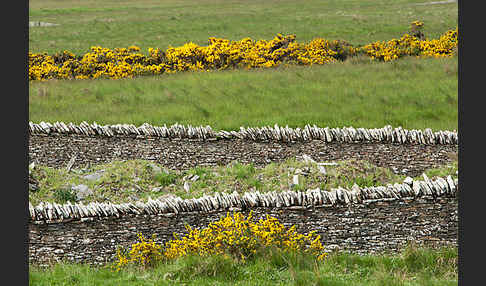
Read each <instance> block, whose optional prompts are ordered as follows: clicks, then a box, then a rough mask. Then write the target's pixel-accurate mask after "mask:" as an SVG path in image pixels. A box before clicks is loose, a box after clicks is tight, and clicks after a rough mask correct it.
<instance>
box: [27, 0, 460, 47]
mask: <svg viewBox="0 0 486 286" xmlns="http://www.w3.org/2000/svg"><path fill="white" fill-rule="evenodd" d="M424 2H427V1H426V0H393V1H386V0H344V1H343V0H327V1H319V0H304V1H294V0H267V1H256V0H231V1H228V0H185V1H180V0H164V1H156V0H138V1H128V0H122V1H117V0H104V1H94V0H82V1H81V0H67V1H58V0H30V1H29V21H43V22H50V23H56V24H59V26H54V27H35V28H30V29H29V51H32V52H48V53H53V52H58V51H62V50H69V51H72V52H74V53H84V52H86V51H87V50H88V49H89V48H90V47H91V46H98V45H100V46H103V47H107V48H116V47H128V46H129V45H137V46H139V47H140V48H141V49H142V51H145V52H146V51H147V48H149V47H153V48H161V49H166V48H167V47H168V46H169V45H172V46H180V45H182V44H184V43H187V42H190V41H192V42H194V43H196V44H199V45H205V44H206V43H207V40H208V38H209V37H221V38H227V39H230V40H239V39H241V38H245V37H251V38H253V39H271V38H273V37H274V36H275V35H276V34H277V33H282V34H295V35H296V36H297V41H303V42H305V41H310V40H311V39H313V38H315V37H323V38H326V39H330V40H334V39H342V40H346V41H348V42H350V43H352V44H355V45H358V44H365V43H368V42H371V41H378V40H389V39H391V38H397V37H400V35H401V34H402V33H403V32H404V31H408V28H409V24H410V23H411V22H412V21H415V20H421V21H422V22H424V23H425V31H426V35H427V36H429V37H437V36H438V35H440V34H442V33H444V32H445V31H446V30H448V29H453V28H455V27H456V26H457V23H458V6H457V3H452V4H440V5H417V4H419V3H424Z"/></svg>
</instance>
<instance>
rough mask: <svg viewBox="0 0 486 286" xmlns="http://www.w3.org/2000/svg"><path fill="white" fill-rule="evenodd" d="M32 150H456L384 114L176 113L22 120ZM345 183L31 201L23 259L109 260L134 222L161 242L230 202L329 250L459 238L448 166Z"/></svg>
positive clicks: (157, 155)
mask: <svg viewBox="0 0 486 286" xmlns="http://www.w3.org/2000/svg"><path fill="white" fill-rule="evenodd" d="M29 135H30V136H29V161H31V162H32V161H35V162H36V163H37V164H41V165H47V166H51V167H66V165H68V164H69V165H70V167H74V168H76V167H80V166H83V165H85V164H87V163H90V164H93V163H101V162H109V161H112V160H117V159H118V160H120V159H121V160H126V159H146V160H155V161H158V162H160V163H162V164H164V165H166V166H167V167H169V168H172V169H185V168H190V167H194V166H197V165H216V164H227V163H229V162H231V161H233V160H238V161H240V162H243V163H254V164H255V165H257V166H258V165H265V164H268V163H270V162H275V161H282V160H285V159H287V158H290V157H296V156H302V155H304V154H305V155H308V156H310V157H311V158H313V159H314V160H316V161H321V162H322V161H332V160H342V159H351V158H356V159H364V160H368V161H370V162H372V163H374V164H376V165H378V166H386V167H390V168H392V169H394V171H396V172H400V173H404V174H408V175H410V176H416V175H419V174H420V173H422V172H423V170H425V169H426V168H431V167H437V166H440V165H443V164H445V163H447V162H450V161H451V157H453V156H457V147H458V137H457V132H455V131H438V132H432V131H431V130H430V129H425V130H423V131H422V130H406V129H403V128H401V127H398V128H392V127H391V126H385V127H384V128H378V129H364V128H353V127H345V128H328V127H325V128H320V127H317V126H315V125H313V126H310V125H307V126H305V127H304V128H302V129H300V128H295V129H293V128H288V127H279V126H277V125H275V126H274V127H261V128H259V127H258V128H243V127H242V128H240V130H239V131H224V130H222V131H214V130H212V129H211V127H209V126H206V127H202V126H199V127H193V126H183V125H179V124H175V125H172V126H169V127H167V126H166V125H164V126H152V125H150V124H147V123H145V124H143V125H141V126H139V127H136V126H134V125H129V124H117V125H98V124H96V123H93V124H88V123H86V122H82V123H81V124H79V125H76V124H73V123H69V124H65V123H63V122H55V123H53V124H52V123H46V122H41V123H38V124H37V123H32V122H29ZM423 176H424V180H422V181H414V180H412V179H411V178H410V177H407V179H406V180H405V181H404V182H403V183H402V184H398V183H397V184H393V185H391V184H389V185H386V186H381V187H369V188H360V187H358V186H355V187H353V188H352V189H351V190H346V189H343V188H337V189H333V190H330V191H329V190H320V189H319V188H317V189H309V190H306V191H303V192H300V191H284V192H277V191H274V192H269V193H259V192H247V193H244V194H238V193H236V192H234V193H231V194H226V193H221V194H215V195H214V196H202V197H200V198H192V199H181V198H179V197H175V196H173V197H163V198H158V199H153V200H152V199H149V200H148V201H146V202H142V201H139V202H136V203H125V204H112V203H96V202H93V203H89V204H87V205H84V204H82V203H75V204H71V203H67V204H63V205H60V204H55V203H54V204H51V203H41V204H39V205H37V206H33V205H31V204H30V203H29V261H30V263H34V264H40V265H45V264H46V263H49V262H50V261H58V260H68V261H76V262H84V263H92V264H104V263H106V262H109V261H112V260H113V258H114V255H115V253H116V247H117V246H119V245H121V246H129V245H130V244H131V243H134V242H135V241H136V240H137V233H140V232H141V233H143V234H144V235H147V236H150V235H152V234H154V233H155V234H157V237H158V242H160V243H164V242H166V241H167V240H169V239H171V238H172V235H173V233H174V232H176V233H180V234H184V233H186V229H185V225H186V224H189V225H191V226H192V227H205V226H207V225H208V224H209V222H212V221H215V220H217V219H219V218H220V217H221V216H224V215H226V213H227V212H234V211H240V212H243V213H245V214H248V212H250V211H253V212H254V215H255V216H256V217H257V218H260V217H264V216H265V215H266V214H269V215H272V216H275V217H276V218H278V219H279V220H280V221H281V222H282V223H283V224H284V225H286V226H290V225H296V226H297V228H298V230H299V231H301V232H308V231H310V230H316V231H317V232H318V234H320V235H321V236H322V238H323V241H324V243H325V244H326V246H327V247H328V249H329V250H330V251H332V250H334V249H341V250H349V251H352V252H355V253H370V252H371V253H372V252H383V251H397V250H399V249H400V248H401V247H403V246H404V245H405V244H406V243H407V242H410V241H413V242H418V243H427V244H428V243H431V244H433V245H444V244H447V245H456V244H457V230H458V225H457V223H458V216H457V196H458V182H457V179H453V178H452V177H451V176H447V177H444V178H440V177H439V178H437V179H435V180H430V179H429V178H427V176H425V175H423Z"/></svg>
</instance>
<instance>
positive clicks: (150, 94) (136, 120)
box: [29, 57, 458, 130]
mask: <svg viewBox="0 0 486 286" xmlns="http://www.w3.org/2000/svg"><path fill="white" fill-rule="evenodd" d="M457 89H458V81H457V57H454V58H447V59H434V58H429V59H416V58H410V59H400V60H397V61H396V62H391V63H378V62H376V63H369V61H368V60H364V62H363V61H359V60H357V59H353V60H349V61H348V62H345V63H335V64H328V65H325V66H312V67H288V68H285V67H281V68H277V69H271V70H267V69H266V70H250V71H247V70H244V71H239V70H234V71H221V72H202V73H198V72H188V73H181V74H172V75H162V76H159V77H141V78H136V79H121V80H109V79H100V80H79V81H61V80H51V81H48V82H31V83H30V86H29V91H30V93H29V120H31V121H34V122H40V121H51V122H54V121H64V122H66V123H68V122H75V123H80V122H81V121H83V120H85V121H87V122H93V121H96V122H97V123H98V124H117V123H133V124H136V125H140V124H142V123H144V122H148V123H151V124H153V125H163V124H168V125H169V124H174V123H177V122H178V123H181V124H191V125H193V126H199V125H206V124H207V125H210V126H211V127H213V129H216V130H218V129H225V130H230V129H232V130H233V129H238V128H239V127H240V126H263V125H271V126H273V125H274V124H275V123H277V124H279V125H281V126H285V125H289V126H290V127H303V126H304V125H305V124H316V125H318V126H322V127H324V126H329V127H343V126H353V127H366V128H381V127H383V126H385V125H388V124H390V125H392V126H394V127H397V126H402V127H404V128H407V129H424V128H432V129H433V130H439V129H442V130H453V129H455V130H457V126H458V125H457V124H458V121H457V118H458V117H457V116H458V115H457V114H458V113H457V111H458V109H457V102H458V101H457V100H458V97H457Z"/></svg>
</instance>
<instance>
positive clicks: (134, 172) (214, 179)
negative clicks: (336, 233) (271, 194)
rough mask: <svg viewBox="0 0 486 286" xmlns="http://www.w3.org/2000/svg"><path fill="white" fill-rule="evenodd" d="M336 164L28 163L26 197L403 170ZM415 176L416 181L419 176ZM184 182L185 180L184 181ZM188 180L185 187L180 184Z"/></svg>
mask: <svg viewBox="0 0 486 286" xmlns="http://www.w3.org/2000/svg"><path fill="white" fill-rule="evenodd" d="M336 163H337V166H325V170H324V171H325V174H324V173H322V172H321V169H320V168H319V166H318V165H317V164H316V163H306V162H303V161H298V160H295V159H289V160H287V161H285V162H283V163H271V164H268V165H267V166H265V167H263V168H255V167H254V166H253V165H251V164H241V163H238V162H234V163H232V164H229V165H228V166H217V167H196V168H192V169H189V170H187V171H177V170H168V169H165V168H164V167H163V166H162V165H159V164H157V163H154V162H149V161H144V160H130V161H125V162H121V161H115V162H111V163H108V164H99V165H96V166H93V167H91V168H85V169H80V170H72V171H71V172H67V171H66V170H65V169H54V168H48V167H43V166H36V167H34V169H33V170H31V172H32V176H33V177H34V178H35V179H36V180H37V181H38V182H39V185H38V186H39V190H38V191H35V192H29V201H30V202H31V203H32V204H33V205H37V204H38V203H39V202H41V201H44V202H46V201H50V202H56V203H66V202H67V201H71V202H72V203H73V202H75V201H76V195H75V192H74V191H72V190H71V186H75V185H79V184H84V185H86V186H87V187H88V188H90V189H91V190H93V194H92V195H90V196H88V197H86V198H85V199H84V202H91V201H97V202H103V201H110V202H112V203H121V202H127V201H134V200H139V199H140V200H146V199H147V198H148V197H151V198H157V197H161V196H165V195H177V196H180V197H182V198H192V197H200V196H202V195H204V194H206V195H211V194H214V193H215V192H218V193H221V192H226V193H232V192H233V191H236V192H238V193H240V194H243V193H244V192H248V191H256V190H258V191H260V192H268V191H279V190H282V191H285V190H307V189H314V188H317V187H319V188H320V189H322V190H331V188H337V187H344V188H348V189H350V188H351V187H352V186H353V185H354V184H357V185H358V186H360V187H369V186H381V185H386V184H389V183H391V184H393V183H402V182H403V180H404V179H405V176H404V175H397V174H394V173H393V172H392V171H391V170H390V169H388V168H381V167H377V166H374V165H373V164H370V163H368V162H366V161H357V160H346V161H338V162H336ZM456 171H457V159H456V161H455V162H454V163H452V164H451V165H449V166H443V167H441V168H438V169H429V170H427V171H426V172H425V174H427V175H428V176H429V177H430V178H434V177H435V176H442V177H444V176H447V175H452V176H453V177H457V175H456ZM295 174H297V175H298V176H299V184H298V185H293V186H292V180H293V176H294V175H295ZM417 179H420V180H422V179H423V178H422V177H421V176H419V177H418V178H417ZM186 182H187V183H186ZM184 184H189V189H188V190H185V189H184Z"/></svg>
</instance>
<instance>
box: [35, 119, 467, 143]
mask: <svg viewBox="0 0 486 286" xmlns="http://www.w3.org/2000/svg"><path fill="white" fill-rule="evenodd" d="M29 132H30V134H31V135H36V134H52V133H58V134H78V135H87V136H105V137H113V136H117V135H121V136H141V137H145V138H146V137H161V138H173V139H175V138H179V139H184V138H187V139H200V140H211V139H213V140H214V139H246V140H251V141H280V142H296V141H312V140H323V141H325V142H333V141H338V142H354V143H356V142H390V143H403V144H404V143H412V144H457V143H458V136H457V132H455V131H447V130H446V131H437V132H433V131H432V130H431V129H430V128H426V129H425V130H423V131H422V130H416V129H412V130H408V129H403V128H402V127H397V128H393V127H392V126H390V125H387V126H385V127H383V128H373V129H366V128H354V127H344V128H329V127H324V128H322V127H317V126H316V125H312V126H311V125H306V126H305V127H304V128H289V127H288V126H285V127H281V126H278V125H277V124H275V126H273V127H271V126H264V127H247V128H246V127H240V130H239V131H225V130H220V131H217V132H215V131H214V130H213V129H212V128H211V127H210V126H205V127H203V126H191V125H187V126H185V125H180V124H174V125H172V126H169V127H167V126H166V125H165V124H164V126H152V125H150V124H148V123H144V124H142V125H141V126H139V127H136V126H135V125H133V124H115V125H98V124H97V123H96V122H94V123H93V124H89V123H87V122H85V121H83V122H81V124H79V125H76V124H73V123H72V122H70V123H69V124H65V123H64V122H55V123H49V122H40V123H38V124H37V123H33V122H29Z"/></svg>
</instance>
